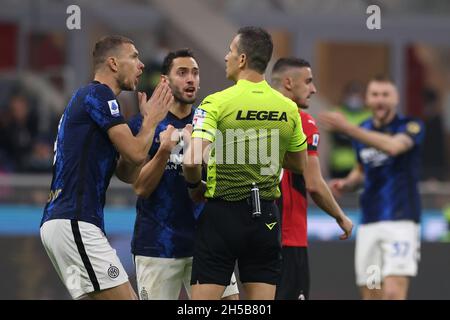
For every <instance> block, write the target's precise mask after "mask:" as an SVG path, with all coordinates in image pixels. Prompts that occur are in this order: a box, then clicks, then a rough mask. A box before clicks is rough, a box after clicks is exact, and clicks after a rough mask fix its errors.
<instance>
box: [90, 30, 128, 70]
mask: <svg viewBox="0 0 450 320" xmlns="http://www.w3.org/2000/svg"><path fill="white" fill-rule="evenodd" d="M125 43H130V44H134V43H133V41H132V40H131V39H128V38H126V37H124V36H119V35H113V36H106V37H103V38H101V39H100V40H98V41H97V43H96V44H95V47H94V51H93V52H92V57H93V58H94V71H96V70H97V69H98V68H99V66H100V65H101V64H103V63H104V62H105V61H106V59H108V56H109V55H110V54H111V53H115V51H116V50H117V49H118V48H119V47H120V46H121V45H123V44H125Z"/></svg>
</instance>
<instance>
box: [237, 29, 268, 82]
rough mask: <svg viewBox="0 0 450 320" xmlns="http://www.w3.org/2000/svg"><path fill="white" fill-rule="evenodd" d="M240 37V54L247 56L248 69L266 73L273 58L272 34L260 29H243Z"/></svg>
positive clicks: (239, 32) (239, 33) (240, 30)
mask: <svg viewBox="0 0 450 320" xmlns="http://www.w3.org/2000/svg"><path fill="white" fill-rule="evenodd" d="M237 34H238V35H239V43H238V53H239V54H241V53H244V54H245V55H246V56H247V61H248V62H247V63H248V68H249V69H252V70H255V71H256V72H258V73H261V74H262V73H264V72H265V71H266V68H267V64H268V63H269V61H270V58H271V57H272V51H273V42H272V37H271V36H270V34H269V33H268V32H267V31H266V30H264V29H262V28H259V27H243V28H240V29H239V30H238V32H237Z"/></svg>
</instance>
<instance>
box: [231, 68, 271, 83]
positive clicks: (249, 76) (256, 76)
mask: <svg viewBox="0 0 450 320" xmlns="http://www.w3.org/2000/svg"><path fill="white" fill-rule="evenodd" d="M239 80H247V81H250V82H255V83H257V82H261V81H263V80H265V78H264V74H261V73H258V72H256V71H254V70H251V69H244V70H242V71H241V72H240V73H239V75H238V76H237V81H239Z"/></svg>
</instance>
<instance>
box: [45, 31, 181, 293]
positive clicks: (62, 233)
mask: <svg viewBox="0 0 450 320" xmlns="http://www.w3.org/2000/svg"><path fill="white" fill-rule="evenodd" d="M93 59H94V73H95V75H94V81H92V82H91V83H89V84H88V85H86V86H84V87H82V88H80V89H78V90H77V91H76V92H75V93H74V95H73V96H72V99H71V100H70V102H69V104H68V105H67V107H66V109H65V110H64V113H63V115H62V117H61V120H60V123H59V129H58V135H57V138H56V142H55V158H54V169H53V180H52V183H51V191H50V195H49V198H48V202H47V205H46V206H45V209H44V214H43V218H42V222H41V238H42V242H43V245H44V247H45V249H46V251H47V253H48V255H49V257H50V259H51V261H52V263H53V265H54V267H55V269H56V271H57V273H58V275H59V276H60V278H61V279H62V281H63V282H64V285H65V286H66V287H67V289H68V290H69V292H70V294H71V295H72V297H73V298H74V299H81V298H93V299H136V294H135V292H134V290H133V288H132V287H131V285H130V283H129V281H128V276H127V274H126V272H125V270H124V268H123V266H122V264H121V262H120V261H119V258H118V257H117V255H116V251H115V250H114V249H113V248H112V247H111V246H110V244H109V242H108V240H107V238H106V237H105V233H104V218H103V207H104V205H105V194H106V189H107V188H108V185H109V181H110V179H111V176H112V174H113V172H114V170H115V169H116V174H117V176H118V177H119V178H122V179H124V180H126V181H127V182H133V181H134V180H135V179H136V177H137V174H138V173H139V169H140V167H141V166H142V164H143V163H144V161H145V159H146V157H147V153H148V150H149V148H150V145H151V141H152V139H153V135H154V132H155V127H156V125H157V124H158V122H159V121H161V120H162V119H164V117H165V116H166V114H167V112H168V109H169V107H170V105H171V104H172V103H173V96H172V93H171V91H170V88H169V86H168V85H167V84H165V83H162V84H159V85H158V87H157V89H156V90H155V92H154V93H153V95H152V97H151V98H150V100H148V101H147V98H146V95H145V94H139V107H140V112H141V113H142V115H143V121H142V127H141V130H140V132H139V134H138V135H137V136H136V137H134V136H133V134H132V133H131V131H130V128H129V127H128V125H127V124H126V123H125V120H124V118H123V116H122V115H121V113H120V106H119V104H118V102H117V100H116V96H117V95H118V94H119V93H120V92H121V91H122V90H135V89H136V85H137V83H138V79H139V76H140V75H141V73H142V69H143V67H144V65H143V64H142V62H141V61H140V60H139V56H138V51H137V50H136V48H135V47H134V45H133V42H132V41H131V40H130V39H127V38H125V37H122V36H108V37H104V38H102V39H100V40H99V41H98V42H97V43H96V44H95V49H94V52H93ZM119 155H120V158H119V160H118V159H117V158H118V156H119ZM116 163H117V166H116Z"/></svg>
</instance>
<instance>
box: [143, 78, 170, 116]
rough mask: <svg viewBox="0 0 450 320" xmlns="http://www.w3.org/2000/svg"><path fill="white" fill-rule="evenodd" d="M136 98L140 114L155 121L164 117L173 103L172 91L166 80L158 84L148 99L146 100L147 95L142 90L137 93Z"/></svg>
mask: <svg viewBox="0 0 450 320" xmlns="http://www.w3.org/2000/svg"><path fill="white" fill-rule="evenodd" d="M138 99H139V109H140V111H141V114H142V115H143V116H144V117H145V116H147V117H149V118H150V119H152V120H153V121H154V122H155V123H159V122H161V121H162V120H163V119H164V118H165V117H166V115H167V112H168V111H169V109H170V107H171V106H172V104H173V103H174V98H173V95H172V91H171V90H170V87H169V85H168V84H167V83H166V82H160V83H159V84H158V86H157V87H156V88H155V91H153V94H152V96H151V97H150V99H149V100H147V95H146V94H145V93H144V92H139V93H138Z"/></svg>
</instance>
